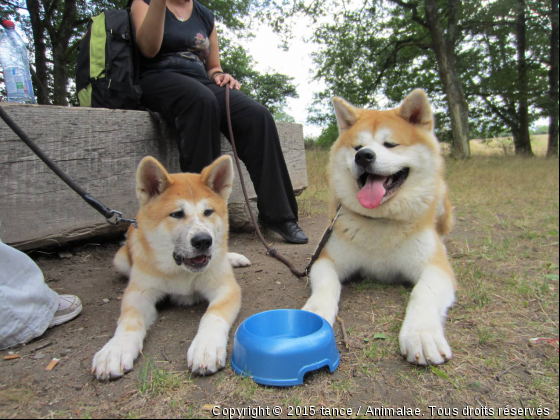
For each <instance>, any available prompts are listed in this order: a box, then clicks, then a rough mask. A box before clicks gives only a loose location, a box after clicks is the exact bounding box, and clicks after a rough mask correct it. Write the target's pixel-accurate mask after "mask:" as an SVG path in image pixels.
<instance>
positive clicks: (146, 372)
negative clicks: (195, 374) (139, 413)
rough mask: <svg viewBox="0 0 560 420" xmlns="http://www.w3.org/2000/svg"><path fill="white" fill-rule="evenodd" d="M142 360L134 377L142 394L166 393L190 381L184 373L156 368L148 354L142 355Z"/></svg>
mask: <svg viewBox="0 0 560 420" xmlns="http://www.w3.org/2000/svg"><path fill="white" fill-rule="evenodd" d="M144 360H145V361H144V364H143V365H142V367H141V368H140V372H139V374H138V377H137V379H136V387H137V389H138V391H140V393H141V394H142V395H163V394H167V393H169V392H171V391H173V390H175V389H178V388H179V387H181V386H182V385H183V384H186V383H189V382H192V380H191V377H190V376H187V375H186V374H183V373H172V372H168V371H166V370H165V369H161V368H158V367H157V366H156V364H155V363H154V362H153V361H152V359H151V358H150V357H149V356H144Z"/></svg>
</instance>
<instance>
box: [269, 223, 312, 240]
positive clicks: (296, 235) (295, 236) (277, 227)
mask: <svg viewBox="0 0 560 420" xmlns="http://www.w3.org/2000/svg"><path fill="white" fill-rule="evenodd" d="M259 223H260V224H261V225H262V226H264V227H265V228H266V229H269V230H271V231H273V232H276V233H277V234H278V235H280V236H281V237H282V238H284V239H285V240H286V241H287V242H290V243H292V244H306V243H308V242H309V238H308V237H307V235H306V234H305V233H304V232H303V230H301V228H300V227H299V226H298V224H297V223H296V222H294V221H291V222H281V223H275V224H271V223H266V222H263V221H262V220H259Z"/></svg>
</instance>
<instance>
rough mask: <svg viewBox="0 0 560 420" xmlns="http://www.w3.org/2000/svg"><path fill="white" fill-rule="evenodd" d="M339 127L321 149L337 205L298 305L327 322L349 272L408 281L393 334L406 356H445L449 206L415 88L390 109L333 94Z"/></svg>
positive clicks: (451, 283) (425, 108)
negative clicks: (327, 156)
mask: <svg viewBox="0 0 560 420" xmlns="http://www.w3.org/2000/svg"><path fill="white" fill-rule="evenodd" d="M334 107H335V113H336V117H337V121H338V126H339V130H340V137H339V138H338V140H337V142H336V143H335V144H334V146H333V148H332V151H331V162H330V176H331V178H330V184H331V207H330V213H331V216H332V217H334V214H335V212H336V209H337V207H338V205H339V204H342V211H341V215H340V217H339V219H338V221H337V222H336V225H335V228H334V232H333V235H332V237H331V239H330V240H329V242H328V244H327V246H326V248H325V249H324V251H323V252H322V254H321V256H320V258H319V260H318V261H317V262H316V263H315V265H314V266H313V269H312V270H311V273H310V279H311V287H312V295H311V297H310V299H309V300H308V302H307V304H306V305H305V307H304V308H303V309H304V310H308V311H311V312H315V313H317V314H319V315H321V316H323V317H324V318H325V319H326V320H327V321H329V322H330V323H331V324H333V323H334V322H335V319H336V315H337V312H338V301H339V299H340V291H341V282H343V281H345V280H347V279H349V278H350V277H352V276H353V275H356V274H358V275H361V276H371V277H372V278H375V279H378V280H381V281H385V282H387V281H389V282H391V281H398V280H406V281H409V282H411V283H412V284H413V285H414V288H413V290H412V294H411V297H410V302H409V304H408V307H407V310H406V316H405V318H404V322H403V325H402V328H401V332H400V335H399V342H400V349H401V353H402V355H403V356H404V357H405V358H406V359H407V360H408V361H409V362H411V363H415V364H422V365H424V364H439V363H444V362H445V361H447V360H449V359H450V358H451V348H450V347H449V345H448V343H447V341H446V338H445V334H444V329H443V322H444V320H445V318H446V314H447V310H448V308H449V307H450V306H451V305H452V304H453V302H454V300H455V289H456V283H455V276H454V274H453V270H452V268H451V266H450V264H449V262H448V259H447V255H446V249H445V247H444V245H443V243H442V239H441V236H442V235H444V234H446V233H448V232H449V231H450V230H451V226H452V221H453V216H452V208H451V203H450V201H449V198H448V195H447V187H446V184H445V182H444V179H443V173H444V161H443V158H442V156H441V150H440V146H439V143H438V140H437V139H436V137H435V135H434V121H433V116H432V111H431V108H430V104H429V103H428V99H427V97H426V95H425V93H424V92H423V91H422V90H420V89H417V90H414V91H413V92H412V93H411V94H410V95H409V96H408V97H407V98H406V99H405V100H404V102H403V103H402V105H401V106H400V107H399V108H397V109H392V110H387V111H374V110H364V109H358V108H355V107H353V106H352V105H350V104H349V103H347V102H346V101H344V100H342V99H340V98H335V99H334Z"/></svg>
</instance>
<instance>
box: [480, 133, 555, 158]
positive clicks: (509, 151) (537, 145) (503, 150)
mask: <svg viewBox="0 0 560 420" xmlns="http://www.w3.org/2000/svg"><path fill="white" fill-rule="evenodd" d="M531 146H532V148H533V152H534V153H535V155H537V156H540V157H544V156H546V151H547V149H548V134H537V135H532V136H531ZM471 152H472V153H473V154H474V155H483V156H504V155H508V156H512V155H513V154H514V153H515V152H514V146H513V139H512V138H511V137H497V138H493V139H486V140H472V141H471Z"/></svg>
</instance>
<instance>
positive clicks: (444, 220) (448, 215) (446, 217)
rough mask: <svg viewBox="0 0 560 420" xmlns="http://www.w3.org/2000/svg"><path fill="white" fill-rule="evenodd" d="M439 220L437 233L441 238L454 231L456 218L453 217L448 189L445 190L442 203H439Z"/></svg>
mask: <svg viewBox="0 0 560 420" xmlns="http://www.w3.org/2000/svg"><path fill="white" fill-rule="evenodd" d="M438 207H439V211H438V218H437V226H436V228H437V231H438V233H439V234H440V235H441V236H444V235H447V234H448V233H449V232H451V229H453V225H454V223H455V218H454V217H453V205H452V204H451V200H450V199H449V194H448V192H447V188H446V189H445V191H444V193H443V196H442V197H441V202H440V203H439V206H438Z"/></svg>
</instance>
